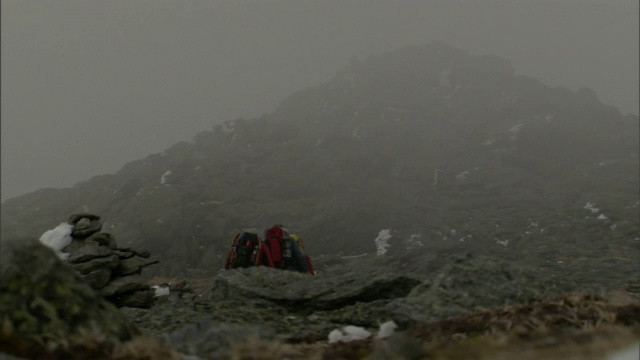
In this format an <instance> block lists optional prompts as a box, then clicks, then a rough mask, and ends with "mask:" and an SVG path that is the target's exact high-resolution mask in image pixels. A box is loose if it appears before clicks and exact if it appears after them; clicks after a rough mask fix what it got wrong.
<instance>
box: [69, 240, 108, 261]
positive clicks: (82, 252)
mask: <svg viewBox="0 0 640 360" xmlns="http://www.w3.org/2000/svg"><path fill="white" fill-rule="evenodd" d="M65 250H66V249H65ZM112 254H113V252H112V251H111V249H109V248H108V247H106V246H98V245H85V246H82V247H80V248H78V249H77V250H76V251H74V252H71V253H70V254H69V259H68V261H69V262H70V263H72V264H74V263H81V262H85V261H90V260H93V259H95V258H101V257H107V256H110V255H112Z"/></svg>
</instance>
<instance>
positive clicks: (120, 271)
mask: <svg viewBox="0 0 640 360" xmlns="http://www.w3.org/2000/svg"><path fill="white" fill-rule="evenodd" d="M68 223H69V224H71V225H73V231H72V232H71V237H72V241H71V243H70V244H69V245H68V246H66V247H65V248H64V249H62V251H63V252H65V253H68V254H69V257H68V259H67V262H69V264H71V266H73V267H74V268H75V269H76V270H77V271H78V272H79V273H80V274H81V276H82V277H83V278H84V279H85V281H86V282H87V283H88V284H89V285H90V286H91V287H92V288H93V289H94V290H96V291H97V292H98V293H99V294H100V295H102V296H104V297H105V298H106V299H107V300H109V301H111V302H112V303H114V304H115V305H116V306H118V307H122V306H129V307H137V308H149V307H151V305H152V304H153V297H154V294H155V292H154V289H152V288H151V287H150V286H149V285H148V284H146V283H145V281H143V280H142V278H141V277H140V273H141V271H142V268H144V267H146V266H149V265H152V264H156V263H157V262H158V259H156V258H153V257H151V254H150V253H149V252H148V251H140V250H137V249H133V248H129V247H119V246H118V245H117V243H116V240H115V238H114V236H113V235H111V234H110V233H105V232H101V230H102V223H101V221H100V216H98V215H94V214H88V213H79V214H72V215H71V216H70V217H69V220H68Z"/></svg>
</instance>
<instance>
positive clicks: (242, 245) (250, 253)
mask: <svg viewBox="0 0 640 360" xmlns="http://www.w3.org/2000/svg"><path fill="white" fill-rule="evenodd" d="M264 250H265V249H264V245H263V244H262V239H260V236H259V235H258V234H255V233H252V232H246V231H242V232H239V233H238V234H237V235H236V236H235V237H234V238H233V241H232V242H231V249H230V250H229V253H228V254H227V259H226V261H225V264H224V268H225V269H234V268H246V267H250V266H258V265H262V264H263V262H266V261H267V259H265V251H264ZM268 262H270V261H268Z"/></svg>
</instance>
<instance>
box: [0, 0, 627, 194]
mask: <svg viewBox="0 0 640 360" xmlns="http://www.w3.org/2000/svg"><path fill="white" fill-rule="evenodd" d="M638 10H639V9H638V0H602V1H595V0H547V1H545V0H530V1H524V0H503V1H500V0H466V1H462V0H459V1H456V0H441V1H430V0H416V1H402V0H396V1H393V0H387V1H375V0H360V1H358V0H352V1H348V0H337V1H329V0H322V1H319V0H318V1H304V0H286V1H285V0H280V1H276V0H273V1H267V0H262V1H258V0H253V1H248V0H227V1H213V0H202V1H195V0H194V1H163V0H137V1H130V0H110V1H103V0H99V1H98V0H93V1H91V0H88V1H80V0H78V1H71V0H57V1H41V0H2V38H1V41H2V68H1V71H2V74H1V75H2V76H1V79H2V80H1V81H2V84H1V85H2V89H1V90H2V92H1V95H2V98H1V106H2V107H1V116H2V117H1V121H2V122H1V123H2V132H1V134H2V139H1V165H2V172H1V185H2V187H1V195H2V200H3V201H4V200H5V199H8V198H11V197H14V196H17V195H21V194H24V193H27V192H31V191H34V190H36V189H39V188H43V187H70V186H72V185H73V184H75V183H76V182H78V181H84V180H88V179H89V178H91V177H93V176H95V175H101V174H107V173H113V172H115V171H117V170H118V169H120V168H121V167H122V166H123V165H124V164H126V163H128V162H130V161H132V160H136V159H140V158H144V157H145V156H147V155H150V154H152V153H158V152H161V151H163V150H165V149H166V148H168V147H170V146H171V145H173V144H175V143H177V142H179V141H182V140H190V139H191V138H192V137H193V136H194V135H196V134H197V133H199V132H201V131H205V130H210V129H211V127H212V125H213V124H215V123H218V122H222V121H226V120H231V119H234V118H238V117H244V118H251V117H254V116H258V115H260V114H262V113H266V112H270V111H272V110H273V109H274V108H275V106H276V105H277V104H278V102H279V101H281V100H283V99H284V98H285V97H286V96H287V95H289V94H291V93H292V92H294V91H297V90H300V89H302V88H304V87H307V86H310V85H316V84H319V83H322V82H325V81H327V80H328V79H329V78H330V77H331V76H332V75H333V74H334V73H335V72H336V71H337V70H339V69H340V68H342V67H344V66H345V65H346V64H347V63H348V62H349V59H350V58H351V57H352V56H354V55H355V56H360V57H363V56H366V55H370V54H379V53H382V52H384V51H387V50H393V49H396V48H399V47H402V46H406V45H416V44H426V43H429V42H431V41H433V40H439V41H443V42H446V43H448V44H450V45H453V46H457V47H460V48H463V49H468V50H470V51H471V52H472V54H494V55H498V56H501V57H504V58H506V59H508V60H510V61H512V63H513V65H514V67H515V70H516V73H518V74H522V75H529V76H533V77H536V78H538V79H539V80H541V81H542V82H544V83H546V84H549V85H554V86H555V85H561V86H566V87H569V88H571V89H577V88H580V87H583V86H584V87H589V88H591V89H593V90H595V92H596V93H597V94H598V96H599V98H600V99H601V100H602V101H603V102H605V103H607V104H609V105H613V106H616V107H618V108H619V109H620V110H621V111H622V112H623V113H633V114H638V112H639V111H638V97H639V93H638V66H639V61H638V40H639V39H638V38H639V37H638V31H639V30H638Z"/></svg>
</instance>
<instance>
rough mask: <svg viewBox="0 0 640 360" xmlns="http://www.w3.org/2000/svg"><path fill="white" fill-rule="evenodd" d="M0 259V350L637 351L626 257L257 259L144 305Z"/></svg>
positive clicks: (377, 354) (502, 354)
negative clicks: (312, 269)
mask: <svg viewBox="0 0 640 360" xmlns="http://www.w3.org/2000/svg"><path fill="white" fill-rule="evenodd" d="M600 255H601V254H595V255H594V256H600ZM2 257H3V259H2V260H3V261H2V264H1V265H2V273H1V275H2V279H0V280H2V281H0V286H1V287H2V289H0V290H2V291H1V292H0V294H1V295H2V299H1V300H2V304H3V307H2V308H1V309H0V310H2V311H0V318H1V324H2V327H1V328H0V355H1V356H0V358H7V359H12V358H16V357H17V358H38V359H61V358H64V359H86V358H93V359H189V360H198V359H427V358H428V359H510V358H514V357H516V356H517V358H519V359H540V358H545V359H605V358H607V356H609V354H611V353H612V352H614V351H618V350H621V349H625V348H628V347H631V349H632V351H635V352H632V354H633V356H635V358H637V354H638V352H637V349H638V344H637V342H638V338H639V337H640V291H638V290H639V289H638V286H637V278H638V274H639V273H640V269H638V265H637V263H633V262H629V261H619V262H614V263H613V265H606V266H605V265H597V266H596V269H591V268H590V266H591V264H594V261H595V260H594V259H591V260H589V261H584V260H580V259H577V260H576V261H575V262H572V261H567V262H563V263H562V264H559V265H561V266H553V267H552V266H546V267H544V266H541V265H543V264H548V262H547V259H539V258H538V259H537V260H536V259H532V258H526V257H520V258H519V257H518V256H517V254H510V256H506V254H503V256H498V255H497V254H489V253H485V254H480V253H470V252H462V251H459V250H455V249H449V250H444V249H441V250H438V251H435V250H434V249H425V248H419V249H412V250H406V251H395V252H391V253H389V254H387V255H384V256H374V255H364V256H359V257H349V258H345V257H341V256H338V255H333V256H322V257H316V258H315V265H316V269H317V270H318V274H317V275H316V276H311V275H309V274H302V273H296V272H288V271H282V270H274V269H269V268H264V267H259V268H248V269H240V270H229V271H224V270H221V271H220V272H218V273H217V274H215V275H214V276H211V277H206V278H171V279H169V278H157V277H156V278H153V279H150V280H149V285H157V284H161V283H169V286H170V289H171V290H170V293H169V295H168V296H162V297H158V298H156V299H155V302H154V304H153V305H152V307H151V308H149V309H144V308H133V307H126V306H125V307H120V308H116V307H115V306H114V305H113V304H110V303H108V301H107V300H106V299H104V298H100V296H99V294H98V293H96V292H93V291H92V289H91V287H90V285H89V284H87V283H86V282H85V281H84V280H83V278H82V277H81V276H80V275H79V274H78V273H77V272H76V271H75V269H74V268H73V266H71V265H69V264H66V263H64V262H63V261H60V260H59V259H58V258H57V256H56V255H55V254H54V253H53V252H52V251H50V250H49V249H47V248H44V247H43V246H40V245H39V244H37V242H36V243H34V242H22V243H15V244H13V245H12V246H10V247H4V248H3V252H2ZM518 258H519V261H517V260H516V259H518ZM585 264H589V266H584V265H585ZM556 265H558V263H557V262H556ZM30 269H31V270H30ZM34 269H37V271H34ZM585 274H588V275H589V276H585ZM632 358H633V357H632Z"/></svg>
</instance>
